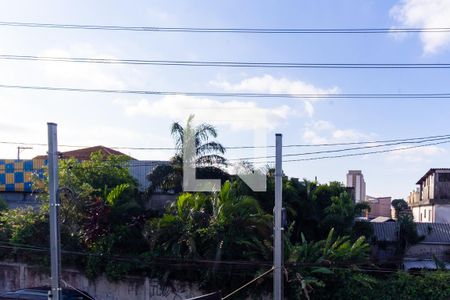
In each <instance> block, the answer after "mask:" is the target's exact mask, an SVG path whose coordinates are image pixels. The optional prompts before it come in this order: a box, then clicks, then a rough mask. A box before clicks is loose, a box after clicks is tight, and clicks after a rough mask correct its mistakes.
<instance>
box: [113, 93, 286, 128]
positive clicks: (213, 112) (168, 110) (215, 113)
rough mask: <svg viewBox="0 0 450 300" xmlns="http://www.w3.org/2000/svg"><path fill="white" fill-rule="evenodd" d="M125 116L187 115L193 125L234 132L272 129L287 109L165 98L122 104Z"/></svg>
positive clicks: (176, 97)
mask: <svg viewBox="0 0 450 300" xmlns="http://www.w3.org/2000/svg"><path fill="white" fill-rule="evenodd" d="M116 103H117V104H120V105H124V106H125V112H126V114H128V115H130V116H135V115H146V116H151V117H163V118H171V119H179V120H180V119H181V120H185V119H186V118H187V116H189V115H190V114H194V115H195V119H196V121H201V122H211V123H214V124H220V125H226V126H229V127H230V128H231V129H234V130H242V129H256V128H260V129H273V128H275V127H276V126H277V125H279V124H280V123H282V122H284V121H285V120H286V119H287V118H288V115H289V114H290V111H291V109H290V108H289V107H288V106H287V105H282V106H277V107H274V108H273V107H271V108H264V107H261V106H258V105H257V104H256V103H255V102H242V101H227V102H221V101H216V100H211V99H207V98H197V97H196V98H193V97H187V96H165V97H163V98H161V99H159V100H155V101H150V100H146V99H143V100H140V101H139V102H137V103H136V102H132V103H130V102H129V103H128V104H126V105H125V104H124V102H121V101H116Z"/></svg>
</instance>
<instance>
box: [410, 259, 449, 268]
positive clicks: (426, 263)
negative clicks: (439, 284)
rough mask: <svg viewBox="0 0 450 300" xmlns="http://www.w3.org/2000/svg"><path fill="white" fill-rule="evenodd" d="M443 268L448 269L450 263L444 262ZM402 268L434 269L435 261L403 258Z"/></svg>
mask: <svg viewBox="0 0 450 300" xmlns="http://www.w3.org/2000/svg"><path fill="white" fill-rule="evenodd" d="M444 265H445V268H446V269H447V270H450V263H444ZM403 268H404V269H405V270H411V269H429V270H436V269H437V267H436V262H435V261H434V260H429V259H423V260H409V259H405V261H404V262H403Z"/></svg>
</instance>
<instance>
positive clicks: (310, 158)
mask: <svg viewBox="0 0 450 300" xmlns="http://www.w3.org/2000/svg"><path fill="white" fill-rule="evenodd" d="M447 143H450V140H449V139H446V140H445V141H442V142H436V143H428V144H425V145H417V146H410V147H402V148H395V149H387V150H378V151H369V152H360V153H349V154H341V155H330V156H319V157H309V158H299V159H287V160H283V162H299V161H312V160H324V159H336V158H344V157H353V156H364V155H373V154H381V153H388V152H396V151H404V150H409V149H415V148H422V147H429V146H435V145H441V144H447ZM368 148H371V147H368ZM318 152H319V153H321V151H318ZM311 154H315V153H314V152H311V153H309V155H311ZM283 157H285V155H283ZM262 158H267V157H257V158H251V157H249V158H237V159H228V161H233V160H238V161H245V160H254V159H256V160H257V159H262ZM254 163H265V164H273V163H274V161H255V162H254ZM138 166H140V167H142V166H154V164H153V163H148V164H145V163H144V164H139V165H138ZM116 167H117V168H129V167H132V165H127V164H125V165H117V166H116ZM100 169H102V167H100ZM15 170H16V169H15ZM38 170H40V169H36V170H35V169H33V170H26V171H38ZM16 171H20V170H19V169H17V170H16Z"/></svg>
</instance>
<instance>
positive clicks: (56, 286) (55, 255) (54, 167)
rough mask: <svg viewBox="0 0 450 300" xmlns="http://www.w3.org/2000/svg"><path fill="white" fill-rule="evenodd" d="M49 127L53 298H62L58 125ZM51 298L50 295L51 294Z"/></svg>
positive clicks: (60, 299)
mask: <svg viewBox="0 0 450 300" xmlns="http://www.w3.org/2000/svg"><path fill="white" fill-rule="evenodd" d="M47 127H48V182H49V184H48V191H49V194H50V251H51V256H50V260H51V276H52V277H51V287H52V290H51V299H52V300H62V295H61V282H60V278H61V245H60V229H59V205H60V202H59V197H58V140H57V130H56V129H57V125H56V124H55V123H47ZM49 298H50V296H49Z"/></svg>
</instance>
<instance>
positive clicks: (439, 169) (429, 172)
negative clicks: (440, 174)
mask: <svg viewBox="0 0 450 300" xmlns="http://www.w3.org/2000/svg"><path fill="white" fill-rule="evenodd" d="M436 171H448V172H450V168H431V169H429V170H428V172H426V173H425V175H423V176H422V178H420V179H419V181H417V183H416V184H421V183H422V182H424V181H425V179H427V177H428V176H430V175H431V174H433V173H435V172H436Z"/></svg>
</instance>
